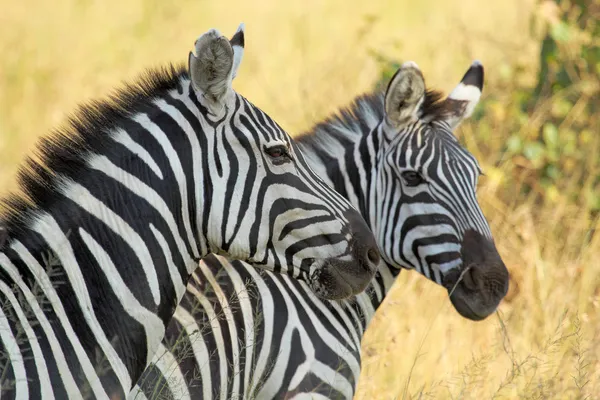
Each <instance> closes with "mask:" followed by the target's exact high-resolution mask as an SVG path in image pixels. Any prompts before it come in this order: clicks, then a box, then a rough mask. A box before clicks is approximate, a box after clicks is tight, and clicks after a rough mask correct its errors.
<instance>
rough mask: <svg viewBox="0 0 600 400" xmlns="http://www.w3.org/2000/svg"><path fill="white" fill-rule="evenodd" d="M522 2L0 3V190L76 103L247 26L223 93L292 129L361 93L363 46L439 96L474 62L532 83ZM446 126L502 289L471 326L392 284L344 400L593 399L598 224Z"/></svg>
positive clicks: (443, 304)
mask: <svg viewBox="0 0 600 400" xmlns="http://www.w3.org/2000/svg"><path fill="white" fill-rule="evenodd" d="M532 8H533V5H532V4H531V0H528V1H519V0H507V1H500V0H495V1H490V2H481V1H476V0H460V1H459V0H446V1H441V0H438V1H433V0H427V1H422V2H414V1H408V0H393V1H392V0H385V1H384V0H372V1H367V2H365V1H358V0H345V1H342V0H333V1H327V2H324V1H318V0H303V1H297V2H281V1H275V0H261V1H258V0H256V1H251V2H250V1H235V2H234V1H230V2H224V1H212V2H202V1H189V0H185V1H179V2H177V7H175V6H173V5H171V4H169V3H168V2H162V1H157V0H146V1H142V0H132V1H127V2H124V1H119V2H117V1H114V0H106V1H104V2H92V1H86V0H79V1H75V0H71V1H68V0H59V1H55V2H42V1H40V0H38V1H37V4H31V2H15V1H10V2H9V1H8V0H0V9H2V13H1V14H0V51H1V52H2V57H1V58H0V193H5V192H6V191H7V190H9V189H12V188H14V172H15V170H16V166H17V165H18V162H19V161H20V160H21V158H22V157H23V156H24V155H25V154H27V153H29V152H31V148H32V145H33V144H34V143H35V140H36V138H37V137H38V136H39V135H42V134H45V133H47V132H48V130H49V129H50V128H51V127H53V126H55V125H56V124H57V123H59V122H60V121H62V120H63V119H64V117H65V115H66V113H69V112H71V111H72V110H73V108H74V106H75V105H76V104H77V103H80V102H81V101H84V100H87V99H90V98H93V97H97V96H98V95H102V94H105V93H106V92H107V91H108V90H110V89H111V88H112V87H114V86H115V85H116V84H118V83H119V82H121V81H123V80H127V79H131V78H132V77H133V76H135V75H136V74H137V73H138V72H140V71H141V70H143V68H145V67H147V66H152V65H157V64H162V63H165V62H170V61H184V60H185V58H186V55H187V52H188V51H189V50H190V49H191V48H192V45H193V42H194V40H195V38H196V37H197V36H198V35H199V34H201V33H202V32H204V31H206V30H207V29H209V28H211V27H217V28H219V29H220V30H221V31H223V32H225V33H232V32H233V31H234V30H235V28H236V26H237V24H238V23H239V22H241V21H243V22H245V23H246V27H247V51H246V54H245V59H244V62H243V65H242V67H241V70H240V74H239V77H238V78H237V79H236V82H235V86H236V88H237V89H238V90H239V91H240V92H241V93H242V94H245V95H246V96H247V97H248V98H250V99H251V100H252V101H253V102H254V103H255V104H257V105H259V106H260V107H262V108H263V109H264V110H265V111H266V112H268V113H269V114H270V115H271V116H273V117H274V118H275V119H276V120H277V121H279V122H280V123H281V124H282V126H284V127H285V128H286V129H288V131H290V132H293V133H296V132H299V131H301V130H302V129H305V128H307V127H309V126H310V125H312V124H313V123H314V122H316V121H317V120H318V119H320V118H321V117H323V116H325V115H327V114H328V113H330V112H331V111H333V110H335V109H336V108H337V107H339V106H340V105H343V104H346V103H347V102H348V101H349V100H350V99H351V98H353V97H354V96H355V95H356V94H359V93H361V92H362V91H364V90H367V89H368V88H369V87H370V86H371V85H372V83H373V80H374V79H375V77H376V76H377V74H378V72H379V71H378V66H377V64H376V62H375V61H374V58H373V56H372V53H373V52H375V53H384V54H387V55H390V56H393V57H396V58H400V59H403V60H406V59H413V60H415V61H417V62H418V63H419V65H420V66H421V68H422V69H423V71H424V74H425V76H426V77H427V79H428V82H429V83H430V84H431V85H432V86H436V87H438V88H440V89H443V90H445V91H448V90H449V89H451V88H452V87H453V86H454V85H455V84H456V82H457V81H458V80H459V79H460V76H461V74H462V73H463V72H464V70H465V69H466V67H467V66H468V64H469V62H470V60H471V59H473V58H478V59H480V60H482V61H483V63H484V65H485V66H486V68H487V69H486V74H487V79H488V80H490V81H494V79H496V78H497V77H498V76H499V75H501V74H502V73H503V71H505V70H506V68H509V66H510V65H511V64H512V63H514V62H517V61H518V62H520V63H521V64H526V65H528V64H529V65H531V75H532V76H534V75H535V72H536V71H535V69H536V62H537V50H538V49H537V45H536V43H534V42H532V41H530V40H529V39H527V38H528V35H527V34H525V32H526V31H527V29H528V20H529V17H530V13H531V10H532ZM515 33H517V34H515ZM521 33H523V34H521ZM485 111H486V112H491V110H490V111H488V110H485ZM461 134H462V135H463V138H464V140H465V142H466V143H467V144H468V146H469V149H470V150H472V151H473V152H474V154H475V155H476V156H477V157H478V158H479V159H480V161H481V163H482V165H483V166H484V169H486V171H487V177H485V178H484V179H482V182H481V188H480V192H479V195H480V200H481V203H482V206H483V207H484V210H485V213H486V215H487V216H488V218H489V220H490V222H491V225H492V229H493V232H494V234H495V237H496V241H497V245H498V247H499V250H500V253H501V254H502V256H503V257H504V259H505V261H506V263H507V265H508V266H509V268H510V270H511V272H512V274H513V277H514V280H513V284H512V286H511V292H510V294H509V297H508V299H507V300H506V301H505V302H504V303H503V304H502V306H501V307H500V311H499V313H498V315H497V316H494V317H491V318H489V319H487V320H486V321H483V322H480V323H473V322H469V321H465V320H464V319H462V318H460V317H459V316H458V315H457V314H456V312H455V311H454V310H453V309H452V307H451V305H450V304H449V302H448V300H447V298H446V297H445V293H444V291H443V289H442V288H439V287H435V286H434V285H432V284H431V283H429V282H426V281H425V280H424V279H422V278H421V277H418V276H416V274H411V273H404V274H402V275H401V277H400V279H399V282H398V283H397V285H396V286H395V288H394V290H393V291H392V293H391V294H390V296H389V298H388V299H387V301H386V304H385V305H384V307H382V309H381V310H380V312H379V313H378V315H377V317H376V319H375V321H374V323H373V325H372V327H371V329H369V331H368V332H367V335H366V338H365V341H364V345H363V350H364V362H363V376H362V377H361V382H360V387H359V392H358V394H357V398H359V399H370V398H378V399H379V398H381V399H391V398H407V399H408V398H441V399H444V398H466V399H471V398H472V399H480V398H520V397H522V398H556V399H558V398H567V397H568V398H586V396H587V397H589V396H590V395H592V396H591V397H594V395H593V394H595V393H600V383H599V382H600V365H599V364H598V358H599V356H600V354H599V353H600V343H598V340H597V339H596V337H598V334H599V333H600V315H599V313H598V307H600V297H599V293H598V290H597V288H598V283H599V278H600V276H599V275H600V267H599V266H598V255H600V237H599V235H593V228H594V227H596V228H597V227H598V221H593V220H589V219H586V218H582V217H581V216H582V215H589V213H587V212H585V213H582V212H581V211H582V210H581V209H578V208H577V207H576V206H574V205H572V204H569V203H561V202H560V201H558V202H555V203H553V204H552V205H551V206H550V205H548V206H540V205H539V203H535V202H533V201H532V199H531V198H528V197H523V196H520V195H519V193H520V191H519V181H518V179H517V180H512V179H513V178H512V174H513V172H514V171H513V166H511V165H503V166H501V167H499V168H492V167H491V165H489V163H491V162H492V161H489V160H487V159H486V157H484V156H485V154H484V153H481V152H480V151H479V143H478V138H477V131H476V127H475V126H473V125H466V126H465V127H463V129H462V130H461ZM596 147H597V146H596ZM495 158H496V159H497V157H495ZM509 177H510V179H511V181H510V185H509V184H507V180H508V179H509ZM574 190H578V188H575V189H574ZM583 211H586V210H583ZM590 232H592V233H590Z"/></svg>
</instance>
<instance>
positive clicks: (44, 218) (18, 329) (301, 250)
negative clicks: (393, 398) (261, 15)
mask: <svg viewBox="0 0 600 400" xmlns="http://www.w3.org/2000/svg"><path fill="white" fill-rule="evenodd" d="M243 44H244V38H243V31H242V30H239V31H238V32H237V33H236V35H234V37H233V38H232V40H231V42H230V41H229V40H227V39H226V38H224V37H222V36H221V35H220V34H218V32H216V31H214V30H211V31H209V32H207V33H206V34H204V35H202V36H201V37H200V38H199V39H198V41H197V42H196V46H195V53H191V54H190V59H189V74H188V71H185V70H184V69H183V68H168V69H164V70H159V71H154V72H151V73H149V74H148V75H147V76H146V77H144V78H143V79H142V80H140V81H139V82H138V83H136V84H134V85H128V86H126V87H125V88H124V89H123V90H122V91H120V92H119V93H117V94H116V95H114V96H113V97H112V98H111V101H107V102H95V103H91V104H89V105H88V106H86V107H83V108H82V109H81V110H79V112H78V114H77V115H76V116H75V117H73V118H72V119H71V120H70V125H69V126H68V127H67V128H64V129H63V130H62V131H60V132H57V134H55V135H54V136H53V137H52V138H49V139H44V140H42V142H41V145H40V147H39V148H38V151H39V154H40V155H41V161H39V162H38V161H34V160H33V159H29V160H27V162H26V165H25V166H24V167H23V168H22V169H21V172H20V176H19V178H20V184H21V189H22V191H23V192H24V193H25V195H21V196H13V197H10V198H8V199H6V200H5V201H4V203H3V205H4V208H5V210H6V212H5V213H4V214H3V215H2V217H1V218H0V220H1V221H3V223H2V224H3V226H4V228H5V229H4V230H3V238H2V239H3V240H2V243H0V304H1V307H0V392H1V397H2V399H5V398H17V399H38V398H44V399H48V398H60V399H64V398H73V399H77V398H100V399H109V398H111V399H112V398H123V397H125V396H126V394H127V393H128V392H129V391H130V390H131V389H132V385H133V384H134V383H135V382H136V381H137V380H138V378H139V377H140V375H141V374H142V372H143V371H144V369H145V368H146V366H147V365H148V363H149V362H150V360H151V358H152V356H153V355H154V353H155V352H156V350H157V349H158V348H159V346H160V343H161V341H162V339H163V336H164V333H165V327H166V325H167V323H168V322H169V321H170V319H171V317H172V315H173V313H174V311H175V307H176V305H177V304H178V303H179V301H180V299H181V298H182V296H183V294H184V292H185V288H186V284H187V281H188V279H189V276H190V274H191V272H192V271H193V270H194V269H196V268H197V266H198V262H199V261H200V260H201V259H202V258H203V257H204V256H206V255H208V254H210V253H213V252H215V253H216V252H219V253H225V254H228V255H229V256H230V257H232V258H237V259H241V260H245V261H249V262H252V263H253V264H254V266H255V267H257V268H263V269H271V270H277V271H278V272H282V271H284V272H285V271H287V272H289V273H290V274H291V275H293V276H297V277H300V276H302V277H304V279H306V280H308V282H309V286H310V287H311V290H314V291H315V292H317V293H318V295H319V296H322V297H324V298H334V299H335V298H343V297H347V296H349V295H352V294H356V293H359V292H360V291H362V290H363V289H364V287H365V286H366V285H367V284H368V283H369V281H370V279H371V278H372V276H373V274H374V272H375V266H376V264H377V263H378V262H379V255H378V253H377V248H376V244H375V241H374V238H373V236H372V234H371V231H370V230H369V229H368V227H367V225H366V224H365V222H364V220H363V219H362V218H361V216H360V214H359V213H358V212H357V211H356V210H354V209H353V208H351V206H350V205H349V203H348V202H347V201H346V200H345V199H344V198H343V197H341V196H340V195H339V194H337V193H336V192H335V191H333V190H332V189H331V188H330V187H329V186H327V185H326V184H325V183H324V182H323V181H322V180H321V179H319V178H318V176H317V175H315V173H314V172H313V171H312V170H311V169H310V168H309V167H308V166H307V164H306V162H305V161H304V159H303V158H302V155H301V154H300V151H299V149H298V148H297V146H296V145H295V144H294V143H293V142H292V141H291V139H290V137H289V136H288V135H287V134H286V133H285V132H284V131H283V130H282V129H281V128H280V127H279V126H278V125H277V124H276V123H275V122H274V121H273V120H271V119H270V118H269V117H268V116H267V115H266V114H264V113H263V112H262V111H260V110H259V109H258V108H256V107H255V106H253V105H252V104H251V103H250V102H248V101H247V100H246V99H245V98H243V97H242V96H240V95H239V94H237V93H236V92H234V91H233V89H232V88H231V81H232V79H233V77H234V76H235V74H236V72H237V68H238V66H239V63H240V60H241V54H242V49H243Z"/></svg>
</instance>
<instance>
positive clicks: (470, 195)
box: [373, 62, 509, 320]
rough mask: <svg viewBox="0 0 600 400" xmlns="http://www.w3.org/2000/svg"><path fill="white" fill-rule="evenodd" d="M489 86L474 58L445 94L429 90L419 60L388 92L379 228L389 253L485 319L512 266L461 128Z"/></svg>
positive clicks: (463, 309)
mask: <svg viewBox="0 0 600 400" xmlns="http://www.w3.org/2000/svg"><path fill="white" fill-rule="evenodd" d="M482 87H483V67H482V65H481V64H480V63H479V62H474V63H473V64H472V65H471V67H470V68H469V70H468V71H467V72H466V74H465V75H464V77H463V79H462V81H461V82H460V83H459V85H458V86H457V87H456V88H455V89H454V90H453V91H452V93H451V94H450V95H449V96H448V97H447V98H446V99H444V100H442V99H441V95H440V94H439V93H437V92H433V91H428V90H426V87H425V81H424V78H423V75H422V73H421V71H420V70H419V68H418V66H417V65H416V64H415V63H414V62H407V63H405V64H403V65H402V66H401V67H400V69H399V70H398V71H397V72H396V74H395V75H394V77H393V78H392V80H391V81H390V83H389V85H388V88H387V91H386V94H385V119H384V121H382V123H381V124H380V125H379V126H378V128H377V129H379V130H380V135H379V137H380V143H379V146H380V150H381V151H380V152H379V154H380V158H379V167H378V169H379V171H377V179H378V182H377V186H378V188H377V196H379V197H381V198H380V199H378V201H376V204H377V207H378V212H377V215H376V216H375V223H374V224H373V228H374V229H373V230H374V232H376V235H377V236H378V239H379V240H378V242H379V244H380V249H381V250H382V256H383V258H384V259H385V260H386V261H387V262H388V263H390V264H391V265H393V266H396V267H403V268H408V269H416V270H417V271H418V272H419V273H421V274H423V275H425V276H426V277H427V278H429V279H431V280H433V281H435V282H436V283H438V284H441V285H443V286H444V287H445V288H447V289H448V292H449V294H450V299H451V301H452V303H453V305H454V307H455V308H456V310H457V311H458V312H459V313H460V314H461V315H462V316H464V317H466V318H469V319H472V320H481V319H483V318H485V317H487V316H488V315H489V314H491V313H492V312H494V311H495V309H496V307H497V306H498V304H499V302H500V301H501V300H502V298H503V297H504V296H505V295H506V292H507V290H508V278H509V277H508V271H507V269H506V267H505V265H504V263H503V262H502V259H501V258H500V255H499V254H498V251H497V250H496V247H495V245H494V240H493V238H492V235H491V231H490V228H489V225H488V223H487V221H486V219H485V217H484V215H483V213H482V211H481V208H480V207H479V204H478V202H477V198H476V194H475V191H476V187H477V180H478V177H479V175H480V174H481V169H480V167H479V165H478V163H477V160H476V159H475V158H474V157H473V155H471V154H470V153H469V152H468V151H467V150H466V149H464V148H463V147H462V146H461V145H460V144H459V142H458V140H457V139H456V137H455V136H454V134H453V130H454V129H455V128H456V127H457V126H458V125H459V123H460V122H461V121H462V120H463V119H464V118H466V117H469V116H470V115H471V113H472V112H473V109H474V108H475V106H476V104H477V102H478V101H479V97H480V95H481V90H482Z"/></svg>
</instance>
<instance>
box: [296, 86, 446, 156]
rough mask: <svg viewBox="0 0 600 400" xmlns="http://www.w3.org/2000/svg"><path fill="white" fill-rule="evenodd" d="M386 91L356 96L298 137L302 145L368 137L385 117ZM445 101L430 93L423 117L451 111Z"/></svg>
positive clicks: (436, 116) (433, 118) (422, 110)
mask: <svg viewBox="0 0 600 400" xmlns="http://www.w3.org/2000/svg"><path fill="white" fill-rule="evenodd" d="M384 95H385V93H384V92H383V91H378V90H376V91H373V92H371V93H366V94H362V95H360V96H358V97H356V98H355V99H354V100H353V101H352V103H351V104H350V105H349V106H346V107H344V108H341V109H340V110H338V111H337V112H336V113H334V114H333V115H330V116H329V117H326V118H325V119H324V120H323V121H321V122H319V123H317V124H316V125H315V126H313V127H312V128H311V130H309V131H307V132H304V133H302V134H300V135H298V136H296V137H295V139H296V140H297V141H299V142H300V143H303V144H308V142H314V141H321V140H322V138H321V137H319V136H321V135H319V133H321V134H324V135H323V137H324V138H332V139H336V140H338V141H339V142H341V143H345V144H348V143H352V142H355V141H356V140H358V138H359V137H360V136H362V135H366V134H367V133H369V132H370V131H371V130H372V129H373V128H375V127H376V126H377V124H379V123H380V122H381V121H383V119H384V118H385V107H384V105H385V104H384V101H385V98H384ZM451 111H452V110H451V109H449V107H448V105H447V104H446V103H445V102H444V99H443V94H442V93H441V92H439V91H436V90H427V91H426V92H425V99H424V100H423V103H422V105H421V109H420V115H421V118H427V119H429V120H435V119H440V118H443V117H444V116H446V115H447V113H449V112H451Z"/></svg>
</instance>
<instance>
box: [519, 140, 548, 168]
mask: <svg viewBox="0 0 600 400" xmlns="http://www.w3.org/2000/svg"><path fill="white" fill-rule="evenodd" d="M545 152H546V149H545V148H544V145H542V144H541V143H539V142H529V143H526V144H525V147H524V149H523V154H524V155H525V157H527V158H528V159H529V160H531V161H533V162H534V163H536V162H538V163H539V162H540V161H541V160H542V157H544V153H545Z"/></svg>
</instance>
